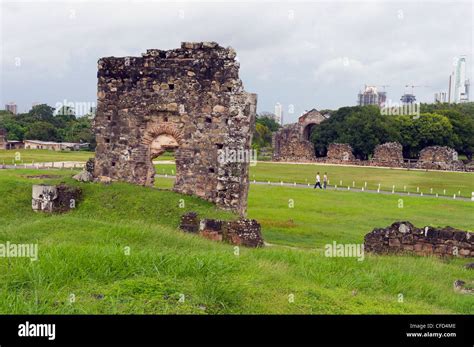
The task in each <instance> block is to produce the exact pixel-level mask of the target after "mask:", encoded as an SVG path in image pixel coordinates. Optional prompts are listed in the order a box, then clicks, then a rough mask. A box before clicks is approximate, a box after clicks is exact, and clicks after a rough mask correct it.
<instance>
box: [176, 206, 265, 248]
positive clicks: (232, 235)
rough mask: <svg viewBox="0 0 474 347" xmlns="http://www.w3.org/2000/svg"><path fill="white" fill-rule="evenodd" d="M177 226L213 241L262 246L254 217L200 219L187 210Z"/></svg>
mask: <svg viewBox="0 0 474 347" xmlns="http://www.w3.org/2000/svg"><path fill="white" fill-rule="evenodd" d="M179 228H180V229H181V230H183V231H185V232H188V233H194V234H198V235H200V236H202V237H204V238H207V239H209V240H213V241H222V242H227V243H230V244H233V245H239V246H240V245H242V246H246V247H263V246H264V241H263V237H262V232H261V226H260V224H259V223H258V222H257V221H256V220H254V219H238V220H234V221H222V220H218V219H200V218H199V217H198V214H197V213H196V212H187V213H185V214H184V215H182V216H181V222H180V225H179Z"/></svg>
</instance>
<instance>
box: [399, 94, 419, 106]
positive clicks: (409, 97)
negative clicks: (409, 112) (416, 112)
mask: <svg viewBox="0 0 474 347" xmlns="http://www.w3.org/2000/svg"><path fill="white" fill-rule="evenodd" d="M400 101H401V102H402V104H407V105H408V104H413V103H414V102H415V101H416V96H415V94H409V93H405V94H403V95H402V97H401V98H400Z"/></svg>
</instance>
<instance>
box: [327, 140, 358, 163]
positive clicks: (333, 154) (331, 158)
mask: <svg viewBox="0 0 474 347" xmlns="http://www.w3.org/2000/svg"><path fill="white" fill-rule="evenodd" d="M325 161H326V162H327V163H341V164H344V163H353V162H355V161H356V159H355V157H354V154H352V147H351V146H350V145H348V144H347V143H331V144H330V145H329V147H328V153H327V156H326V158H325Z"/></svg>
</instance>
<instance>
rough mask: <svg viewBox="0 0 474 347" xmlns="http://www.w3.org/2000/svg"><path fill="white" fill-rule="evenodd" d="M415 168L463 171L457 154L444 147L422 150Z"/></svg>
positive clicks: (431, 147)
mask: <svg viewBox="0 0 474 347" xmlns="http://www.w3.org/2000/svg"><path fill="white" fill-rule="evenodd" d="M416 167H417V168H419V169H428V170H456V171H457V170H461V171H463V170H464V164H463V163H462V161H460V160H459V159H458V152H456V151H455V150H454V149H452V148H450V147H446V146H430V147H425V148H423V149H422V150H421V152H420V157H419V159H418V162H417V165H416Z"/></svg>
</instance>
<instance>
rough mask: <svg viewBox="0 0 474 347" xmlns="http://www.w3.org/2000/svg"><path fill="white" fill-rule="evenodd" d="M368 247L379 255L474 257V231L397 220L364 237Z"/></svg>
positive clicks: (369, 250)
mask: <svg viewBox="0 0 474 347" xmlns="http://www.w3.org/2000/svg"><path fill="white" fill-rule="evenodd" d="M364 249H365V250H366V251H367V252H372V253H377V254H396V253H403V252H404V253H413V254H418V255H424V256H429V255H438V256H458V257H464V258H467V257H474V234H473V233H471V232H468V231H462V230H457V229H454V228H451V227H445V228H434V227H430V226H427V227H424V228H421V229H420V228H416V227H415V226H413V224H411V223H410V222H395V223H393V224H392V225H390V226H389V227H387V228H383V229H374V230H373V231H372V232H370V233H368V234H367V235H365V237H364Z"/></svg>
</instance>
